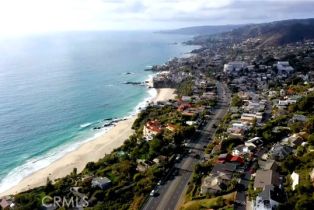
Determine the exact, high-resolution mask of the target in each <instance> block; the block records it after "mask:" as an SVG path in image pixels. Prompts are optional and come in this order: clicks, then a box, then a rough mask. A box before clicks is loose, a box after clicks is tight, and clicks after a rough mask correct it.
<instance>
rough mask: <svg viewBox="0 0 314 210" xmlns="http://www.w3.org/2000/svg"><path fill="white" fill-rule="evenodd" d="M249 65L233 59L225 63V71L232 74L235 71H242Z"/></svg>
mask: <svg viewBox="0 0 314 210" xmlns="http://www.w3.org/2000/svg"><path fill="white" fill-rule="evenodd" d="M246 67H247V64H246V63H245V62H243V61H233V62H229V63H228V64H225V65H224V69H223V72H224V73H226V74H231V73H234V72H238V71H241V70H243V69H245V68H246Z"/></svg>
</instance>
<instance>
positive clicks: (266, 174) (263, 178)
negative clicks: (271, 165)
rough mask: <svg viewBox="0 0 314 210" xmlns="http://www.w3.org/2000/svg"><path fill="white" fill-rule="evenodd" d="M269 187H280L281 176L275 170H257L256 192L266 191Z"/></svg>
mask: <svg viewBox="0 0 314 210" xmlns="http://www.w3.org/2000/svg"><path fill="white" fill-rule="evenodd" d="M267 185H274V186H279V185H280V176H279V174H278V173H277V172H275V171H273V170H257V171H256V175H255V180H254V190H257V189H265V187H266V186H267Z"/></svg>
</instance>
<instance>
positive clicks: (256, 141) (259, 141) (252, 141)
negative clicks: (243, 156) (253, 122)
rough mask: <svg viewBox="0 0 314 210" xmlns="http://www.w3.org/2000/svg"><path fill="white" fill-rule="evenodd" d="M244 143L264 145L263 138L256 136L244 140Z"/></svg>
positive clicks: (248, 145)
mask: <svg viewBox="0 0 314 210" xmlns="http://www.w3.org/2000/svg"><path fill="white" fill-rule="evenodd" d="M244 144H245V146H247V147H251V148H256V147H258V146H261V145H263V140H262V139H261V137H254V138H252V139H250V140H247V141H246V142H244Z"/></svg>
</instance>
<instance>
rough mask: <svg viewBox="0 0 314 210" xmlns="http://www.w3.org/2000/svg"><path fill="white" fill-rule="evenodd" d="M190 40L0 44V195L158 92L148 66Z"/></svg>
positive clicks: (77, 36)
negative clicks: (150, 85) (148, 83)
mask: <svg viewBox="0 0 314 210" xmlns="http://www.w3.org/2000/svg"><path fill="white" fill-rule="evenodd" d="M190 38H191V37H190V36H185V35H168V34H159V33H153V32H105V31H102V32H101V31H97V32H96V31H95V32H64V33H54V34H44V35H33V36H27V37H23V38H14V39H6V40H0V55H1V56H0V145H1V146H0V192H3V191H5V190H7V189H9V188H10V187H12V186H14V185H16V184H17V183H18V182H19V181H21V180H22V179H23V178H24V177H26V176H28V175H30V174H32V173H33V172H35V171H37V170H39V169H41V168H44V167H46V166H48V165H49V164H50V163H51V162H53V161H55V160H57V159H58V158H60V157H62V156H63V155H65V154H66V153H68V152H70V151H73V150H74V149H75V148H77V147H78V146H79V145H81V144H82V143H84V142H87V141H90V140H91V139H93V138H95V137H96V136H98V135H101V134H102V133H104V132H106V130H108V129H110V128H109V127H106V128H103V129H100V130H95V129H93V128H94V127H101V126H103V125H105V124H106V123H110V121H112V120H114V119H121V118H124V117H127V116H130V115H132V114H134V113H135V112H136V110H138V108H139V107H140V106H143V105H144V104H145V101H147V100H148V99H149V98H151V97H153V96H154V95H155V94H156V91H155V90H154V89H147V88H146V87H144V86H138V85H128V84H124V83H125V82H144V81H145V80H147V79H148V78H149V77H151V75H152V72H149V71H144V69H145V68H146V67H147V66H150V65H154V64H162V63H164V62H166V61H167V60H169V59H171V58H173V57H181V56H184V55H185V53H188V52H190V51H191V50H192V49H195V46H187V45H183V44H182V42H183V41H187V40H189V39H190Z"/></svg>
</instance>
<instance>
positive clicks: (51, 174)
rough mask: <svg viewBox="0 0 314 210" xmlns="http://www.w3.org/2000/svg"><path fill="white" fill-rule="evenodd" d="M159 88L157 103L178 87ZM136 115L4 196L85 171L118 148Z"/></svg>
mask: <svg viewBox="0 0 314 210" xmlns="http://www.w3.org/2000/svg"><path fill="white" fill-rule="evenodd" d="M156 90H157V95H156V96H155V97H154V98H153V99H152V100H151V102H154V103H156V102H158V101H167V100H169V99H174V98H175V94H174V91H175V89H170V88H163V89H156ZM136 118H137V115H135V116H131V117H130V118H127V119H126V120H124V121H120V122H118V123H117V124H116V126H115V127H113V128H111V129H110V130H108V132H106V133H104V134H102V135H101V136H99V137H96V138H95V139H93V140H91V141H88V142H86V143H83V144H82V145H81V146H79V147H78V148H77V149H75V150H74V151H71V152H69V153H67V154H66V155H64V156H63V157H61V158H60V159H58V160H56V161H54V162H52V163H51V164H50V165H49V166H47V167H45V168H43V169H40V170H38V171H36V172H34V173H33V174H31V175H29V176H27V177H25V178H23V179H22V180H21V181H20V182H19V183H18V184H17V185H15V186H13V187H12V188H10V189H8V190H5V191H4V192H2V193H0V196H4V195H10V194H16V193H19V192H23V191H27V190H29V189H32V188H35V187H39V186H43V185H45V184H46V182H47V178H49V179H50V180H55V179H58V178H62V177H64V176H66V175H68V174H70V173H71V172H72V171H73V168H77V171H78V172H81V171H82V170H83V169H84V168H85V166H86V164H87V163H88V162H91V161H98V160H99V159H100V158H102V157H104V156H105V154H109V153H111V152H112V151H113V150H114V149H116V148H118V147H120V146H121V145H123V143H124V141H125V140H126V139H128V137H129V136H130V135H132V133H133V130H132V129H131V127H132V125H133V122H134V121H135V119H136Z"/></svg>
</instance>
